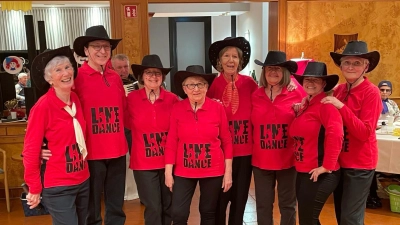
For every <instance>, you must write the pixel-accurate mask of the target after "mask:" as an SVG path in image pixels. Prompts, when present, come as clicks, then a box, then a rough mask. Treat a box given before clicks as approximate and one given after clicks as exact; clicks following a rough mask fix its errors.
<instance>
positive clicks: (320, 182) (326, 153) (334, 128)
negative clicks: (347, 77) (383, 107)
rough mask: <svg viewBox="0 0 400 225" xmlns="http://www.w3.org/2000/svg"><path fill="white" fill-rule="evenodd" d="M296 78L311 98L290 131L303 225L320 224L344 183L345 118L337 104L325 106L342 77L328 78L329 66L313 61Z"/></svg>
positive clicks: (298, 113)
mask: <svg viewBox="0 0 400 225" xmlns="http://www.w3.org/2000/svg"><path fill="white" fill-rule="evenodd" d="M295 77H296V79H297V80H298V81H299V83H300V84H302V85H303V88H304V90H305V91H306V92H307V95H308V96H307V97H306V99H305V104H304V105H303V108H302V109H300V111H299V112H297V116H296V118H295V119H294V120H293V122H292V124H291V126H290V128H289V135H290V137H291V138H293V140H294V142H295V144H294V146H295V151H294V152H295V154H294V155H295V158H296V162H295V167H296V170H297V179H296V193H297V201H298V210H299V224H300V225H310V224H315V225H317V224H321V223H320V221H319V215H320V213H321V210H322V208H323V206H324V204H325V202H326V200H327V199H328V197H329V196H330V195H331V194H332V192H333V191H334V190H335V188H336V187H337V185H338V183H339V180H340V171H339V162H338V158H339V154H340V150H341V148H342V144H343V122H342V117H341V115H340V113H339V111H338V110H337V109H336V108H335V107H334V106H333V105H330V104H322V103H321V99H323V98H324V97H326V96H327V95H326V92H328V91H330V90H332V88H334V87H335V85H336V84H337V82H338V81H339V76H338V75H330V76H329V75H327V70H326V65H325V63H322V62H309V63H308V64H307V67H306V69H305V71H304V74H303V75H295ZM304 127H307V132H304ZM257 200H258V199H257Z"/></svg>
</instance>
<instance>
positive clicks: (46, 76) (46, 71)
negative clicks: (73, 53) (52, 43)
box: [43, 56, 74, 82]
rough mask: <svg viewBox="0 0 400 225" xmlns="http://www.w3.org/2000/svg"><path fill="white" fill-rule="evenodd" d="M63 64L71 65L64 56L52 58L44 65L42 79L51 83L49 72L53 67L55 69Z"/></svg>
mask: <svg viewBox="0 0 400 225" xmlns="http://www.w3.org/2000/svg"><path fill="white" fill-rule="evenodd" d="M63 63H70V64H71V65H72V63H71V61H69V58H68V57H66V56H56V57H54V58H52V59H51V60H50V61H49V62H48V63H47V64H46V67H45V68H44V74H43V76H44V79H45V80H46V81H47V82H49V81H51V72H50V71H51V70H53V69H54V67H56V66H58V65H60V64H63ZM72 69H74V68H73V67H72Z"/></svg>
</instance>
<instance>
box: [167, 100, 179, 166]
mask: <svg viewBox="0 0 400 225" xmlns="http://www.w3.org/2000/svg"><path fill="white" fill-rule="evenodd" d="M178 107H179V105H178V104H175V105H174V107H173V108H172V112H171V118H170V122H169V131H168V136H167V143H166V145H165V164H175V159H176V150H177V148H178V119H177V116H178V115H177V109H178Z"/></svg>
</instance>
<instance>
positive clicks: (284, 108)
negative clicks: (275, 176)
mask: <svg viewBox="0 0 400 225" xmlns="http://www.w3.org/2000/svg"><path fill="white" fill-rule="evenodd" d="M303 96H304V95H303V94H302V92H301V91H300V90H299V89H296V90H294V91H292V92H289V91H287V89H286V87H283V88H282V92H281V94H279V95H277V96H276V98H275V99H274V101H273V102H271V100H270V98H269V97H268V96H267V95H266V93H265V89H264V87H260V88H259V89H258V90H257V91H255V92H254V93H253V96H252V105H253V107H252V112H251V122H252V124H253V127H254V131H253V143H254V144H253V157H252V164H253V166H255V167H258V168H260V169H264V170H282V169H288V168H291V167H293V166H294V157H293V151H294V148H293V141H291V139H289V138H288V137H289V134H288V132H289V126H290V124H291V123H292V121H293V119H294V117H295V113H294V110H293V109H292V106H293V104H294V103H299V102H301V100H302V98H303Z"/></svg>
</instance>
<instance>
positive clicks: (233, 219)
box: [207, 37, 257, 225]
mask: <svg viewBox="0 0 400 225" xmlns="http://www.w3.org/2000/svg"><path fill="white" fill-rule="evenodd" d="M208 56H209V59H210V61H211V64H212V65H213V67H214V68H215V69H216V70H218V71H219V72H220V75H219V76H218V77H217V78H215V81H214V82H213V84H212V85H211V87H210V89H209V90H208V92H207V96H208V97H209V98H215V99H218V100H220V101H221V102H222V105H223V106H224V108H225V111H226V117H227V119H228V122H229V130H230V132H231V135H232V139H233V157H234V160H233V165H232V169H233V177H232V178H233V184H232V185H233V187H232V188H231V190H230V191H228V192H222V191H221V195H220V199H219V200H218V204H219V205H218V211H217V216H216V217H217V219H216V224H226V222H225V220H226V208H227V206H228V203H229V202H231V205H230V213H229V225H234V224H236V225H238V224H240V225H241V224H242V223H243V214H244V209H245V207H246V202H247V197H248V195H249V187H250V181H251V171H252V167H251V148H252V138H253V136H252V127H251V123H250V113H251V94H252V93H253V92H254V91H255V90H256V89H257V84H256V83H255V82H254V80H253V79H252V78H251V77H250V76H245V75H242V74H240V73H239V72H240V71H242V70H243V69H244V68H245V67H246V65H247V64H248V62H249V60H250V43H249V42H248V41H247V40H246V39H245V38H243V37H237V38H230V37H228V38H225V39H224V40H221V41H217V42H214V43H213V44H212V45H211V46H210V49H209V52H208Z"/></svg>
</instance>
